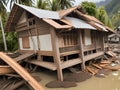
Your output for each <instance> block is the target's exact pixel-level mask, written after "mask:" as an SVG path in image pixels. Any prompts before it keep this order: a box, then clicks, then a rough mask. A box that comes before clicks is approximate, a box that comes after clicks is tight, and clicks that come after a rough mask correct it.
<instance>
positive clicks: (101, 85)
mask: <svg viewBox="0 0 120 90" xmlns="http://www.w3.org/2000/svg"><path fill="white" fill-rule="evenodd" d="M35 75H37V76H39V77H40V78H41V79H42V80H41V81H40V83H41V84H42V85H43V86H44V88H45V90H120V71H115V72H112V73H111V74H110V75H109V76H107V77H106V78H98V77H94V76H93V77H92V78H90V79H88V80H86V81H84V82H81V83H77V87H71V88H47V87H45V84H47V83H48V82H50V81H53V80H55V79H56V74H55V73H53V72H51V75H50V72H49V73H47V72H37V73H36V74H35ZM66 75H67V74H64V76H66Z"/></svg>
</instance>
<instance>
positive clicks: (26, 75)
mask: <svg viewBox="0 0 120 90" xmlns="http://www.w3.org/2000/svg"><path fill="white" fill-rule="evenodd" d="M0 58H1V59H2V60H3V61H4V62H6V63H7V64H8V65H9V66H10V67H11V68H13V69H14V70H15V71H16V72H17V73H18V74H19V75H20V76H21V77H22V78H24V79H25V80H26V81H27V82H28V83H29V84H30V85H31V86H32V87H33V89H34V90H44V89H43V87H42V86H40V84H39V83H38V82H37V81H36V80H35V79H34V78H33V77H32V76H31V75H30V74H29V73H28V72H27V71H26V70H25V69H24V68H23V67H22V66H20V64H18V63H17V62H16V61H15V60H13V59H12V58H10V57H9V56H7V55H6V54H4V53H3V52H0Z"/></svg>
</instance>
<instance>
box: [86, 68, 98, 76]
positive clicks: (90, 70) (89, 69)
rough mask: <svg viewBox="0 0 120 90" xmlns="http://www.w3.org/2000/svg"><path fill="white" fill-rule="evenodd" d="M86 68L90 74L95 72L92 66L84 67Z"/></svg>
mask: <svg viewBox="0 0 120 90" xmlns="http://www.w3.org/2000/svg"><path fill="white" fill-rule="evenodd" d="M86 69H87V70H88V71H89V72H90V73H92V75H95V74H96V73H97V71H96V70H94V69H92V68H90V67H86Z"/></svg>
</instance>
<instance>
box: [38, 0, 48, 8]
mask: <svg viewBox="0 0 120 90" xmlns="http://www.w3.org/2000/svg"><path fill="white" fill-rule="evenodd" d="M36 7H37V8H41V9H49V2H48V1H46V0H37V5H36Z"/></svg>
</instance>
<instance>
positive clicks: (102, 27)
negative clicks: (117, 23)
mask: <svg viewBox="0 0 120 90" xmlns="http://www.w3.org/2000/svg"><path fill="white" fill-rule="evenodd" d="M95 25H97V26H98V27H100V28H101V29H102V30H103V31H106V32H108V30H107V29H106V28H105V27H104V26H102V25H100V24H98V23H95Z"/></svg>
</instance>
